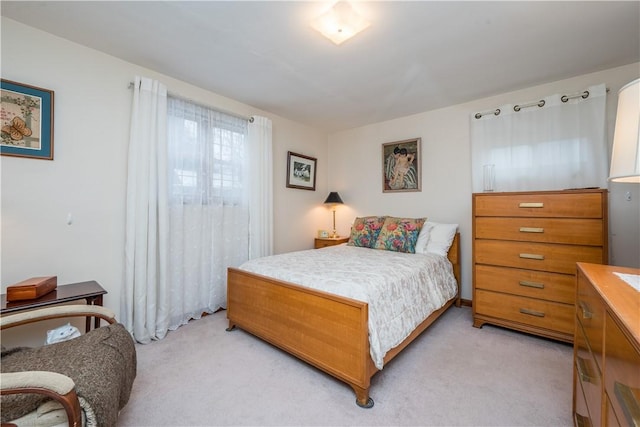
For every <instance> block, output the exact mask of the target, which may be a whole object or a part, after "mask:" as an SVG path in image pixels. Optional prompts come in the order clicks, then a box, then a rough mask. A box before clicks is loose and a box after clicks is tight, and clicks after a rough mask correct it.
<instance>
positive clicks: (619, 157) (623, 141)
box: [609, 79, 640, 183]
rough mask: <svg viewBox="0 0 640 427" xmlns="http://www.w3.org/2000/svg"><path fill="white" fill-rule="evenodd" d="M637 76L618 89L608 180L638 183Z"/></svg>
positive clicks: (639, 126)
mask: <svg viewBox="0 0 640 427" xmlns="http://www.w3.org/2000/svg"><path fill="white" fill-rule="evenodd" d="M639 141H640V79H637V80H634V81H632V82H631V83H629V84H627V85H626V86H624V87H623V88H622V89H620V91H619V92H618V112H617V114H616V128H615V133H614V135H613V151H612V152H611V170H610V172H609V181H614V182H635V183H640V142H639Z"/></svg>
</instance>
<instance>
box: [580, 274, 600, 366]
mask: <svg viewBox="0 0 640 427" xmlns="http://www.w3.org/2000/svg"><path fill="white" fill-rule="evenodd" d="M577 282H578V285H577V286H578V290H577V300H576V316H577V319H578V321H579V322H580V325H581V327H582V329H583V330H584V335H585V340H586V344H587V346H588V348H589V349H590V351H591V353H593V356H594V358H595V360H596V363H597V366H598V369H600V370H602V368H603V366H602V365H603V364H602V354H603V350H604V349H603V338H604V318H605V307H604V304H603V303H602V301H601V299H600V297H599V296H598V294H597V293H596V290H595V289H594V288H593V286H591V285H590V284H589V282H588V281H587V280H586V278H585V277H584V273H582V271H581V270H578V276H577Z"/></svg>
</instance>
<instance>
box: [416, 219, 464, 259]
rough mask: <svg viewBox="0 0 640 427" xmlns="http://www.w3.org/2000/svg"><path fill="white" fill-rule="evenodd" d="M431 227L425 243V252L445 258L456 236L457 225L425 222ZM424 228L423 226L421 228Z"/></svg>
mask: <svg viewBox="0 0 640 427" xmlns="http://www.w3.org/2000/svg"><path fill="white" fill-rule="evenodd" d="M427 224H429V225H431V227H432V228H431V232H430V233H429V241H428V242H427V250H426V251H427V252H429V253H433V254H438V255H442V256H447V252H449V248H450V247H451V243H453V238H454V237H455V236H456V231H457V230H458V224H440V223H437V222H426V223H425V225H427ZM423 227H424V226H423Z"/></svg>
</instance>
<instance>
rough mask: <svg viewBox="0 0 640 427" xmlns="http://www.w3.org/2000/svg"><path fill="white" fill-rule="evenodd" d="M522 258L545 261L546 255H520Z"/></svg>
mask: <svg viewBox="0 0 640 427" xmlns="http://www.w3.org/2000/svg"><path fill="white" fill-rule="evenodd" d="M520 258H526V259H537V260H541V261H542V260H544V255H538V254H520Z"/></svg>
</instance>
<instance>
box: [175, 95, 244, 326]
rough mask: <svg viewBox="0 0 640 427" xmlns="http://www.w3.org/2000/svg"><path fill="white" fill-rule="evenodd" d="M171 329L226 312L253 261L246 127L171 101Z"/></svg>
mask: <svg viewBox="0 0 640 427" xmlns="http://www.w3.org/2000/svg"><path fill="white" fill-rule="evenodd" d="M168 116H169V118H168V144H169V186H170V194H171V196H170V200H171V201H170V235H169V247H170V249H169V270H170V283H171V290H170V293H169V297H170V301H171V304H170V307H171V309H170V320H169V329H172V330H173V329H176V328H178V327H179V326H180V325H183V324H185V323H187V322H188V321H189V320H190V319H199V318H200V317H201V315H202V313H203V312H205V313H212V312H214V311H215V310H217V309H218V308H221V307H226V299H227V292H226V281H227V267H230V266H231V267H235V266H238V265H240V264H241V263H242V262H244V261H246V260H247V259H248V254H249V188H250V182H249V181H248V179H247V173H248V169H249V162H248V160H249V157H250V156H249V144H248V138H247V124H248V123H247V120H246V119H242V118H238V117H234V116H231V115H228V114H224V113H221V112H218V111H215V110H212V109H211V108H208V107H206V106H201V105H197V104H194V103H193V102H190V101H187V100H184V99H179V98H175V97H171V96H170V97H169V111H168Z"/></svg>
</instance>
